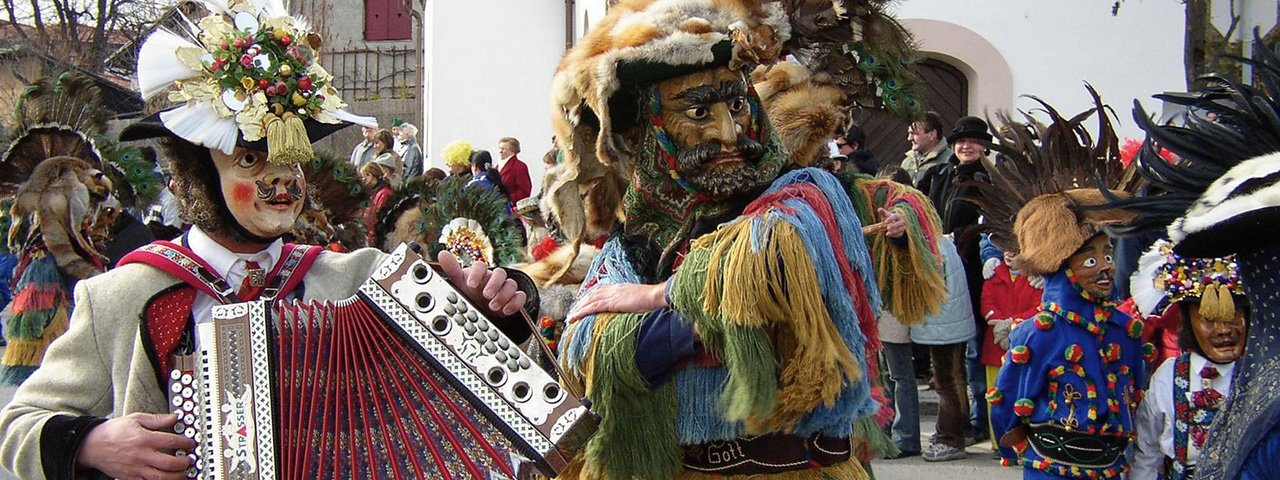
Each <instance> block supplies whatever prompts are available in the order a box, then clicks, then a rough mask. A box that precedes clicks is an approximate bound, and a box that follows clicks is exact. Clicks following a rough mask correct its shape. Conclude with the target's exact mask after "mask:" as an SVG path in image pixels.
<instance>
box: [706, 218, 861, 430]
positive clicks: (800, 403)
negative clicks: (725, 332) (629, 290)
mask: <svg viewBox="0 0 1280 480" xmlns="http://www.w3.org/2000/svg"><path fill="white" fill-rule="evenodd" d="M772 215H773V214H771V213H768V214H766V217H765V218H762V219H761V220H760V222H761V225H760V228H759V229H757V232H758V233H761V234H762V235H763V238H759V239H753V238H752V223H753V222H751V221H740V222H737V223H735V224H732V225H728V226H725V227H722V228H720V229H719V230H717V231H716V232H713V233H711V234H708V235H704V236H702V237H700V238H698V239H697V240H695V241H694V242H693V245H692V247H691V248H692V249H704V248H706V249H711V259H712V261H711V262H710V263H709V265H708V268H707V277H706V287H705V291H706V296H705V298H704V299H703V309H704V311H706V312H709V313H714V314H716V315H718V316H720V317H721V318H723V319H724V322H725V323H726V324H730V325H740V326H745V327H752V328H767V329H768V330H769V332H770V336H771V338H772V339H773V343H774V351H775V354H776V355H777V357H778V360H779V363H780V365H781V367H782V368H781V374H780V375H779V385H778V397H777V405H776V407H775V408H774V411H773V412H772V413H771V414H770V415H769V418H767V419H750V420H749V421H748V422H747V427H748V429H749V430H751V431H752V432H771V431H786V430H790V429H791V428H792V427H793V426H794V425H795V424H796V422H798V421H799V420H800V418H801V417H803V416H804V415H805V414H807V413H808V412H811V411H813V409H815V408H817V407H818V405H822V404H825V405H828V406H830V405H834V403H835V400H836V397H837V396H839V394H840V392H841V390H842V389H843V388H844V386H845V385H846V383H845V382H847V381H854V380H858V379H860V378H861V377H862V368H861V365H860V364H859V363H858V361H857V359H855V358H854V356H853V353H852V352H850V351H849V349H848V347H847V346H845V344H844V341H843V340H842V339H841V337H840V332H839V331H838V330H837V329H836V328H835V325H834V324H833V322H832V320H831V317H830V316H829V315H828V314H827V308H826V305H825V303H824V302H823V300H822V292H821V289H820V288H819V284H818V277H817V273H816V270H815V268H814V265H813V261H812V260H811V259H810V258H809V253H808V251H807V250H806V249H805V245H804V240H803V239H802V238H801V237H800V235H799V233H798V232H796V230H795V227H794V226H792V225H791V224H788V223H786V222H783V221H773V220H775V219H776V217H775V218H768V217H770V216H772ZM753 245H757V246H759V247H760V248H759V249H756V248H753Z"/></svg>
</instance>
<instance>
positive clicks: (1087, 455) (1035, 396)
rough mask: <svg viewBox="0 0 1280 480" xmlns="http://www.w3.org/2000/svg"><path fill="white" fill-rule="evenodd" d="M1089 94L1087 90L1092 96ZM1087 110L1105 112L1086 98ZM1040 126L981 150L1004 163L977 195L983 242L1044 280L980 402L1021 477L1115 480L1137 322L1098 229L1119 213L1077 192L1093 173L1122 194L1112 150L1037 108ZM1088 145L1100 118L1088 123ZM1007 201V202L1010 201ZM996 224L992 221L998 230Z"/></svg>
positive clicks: (1142, 369)
mask: <svg viewBox="0 0 1280 480" xmlns="http://www.w3.org/2000/svg"><path fill="white" fill-rule="evenodd" d="M1091 93H1093V92H1092V90H1091ZM1094 98H1095V101H1096V102H1097V103H1098V107H1097V109H1096V110H1095V112H1100V111H1105V109H1104V108H1103V106H1102V105H1101V100H1099V99H1098V98H1097V96H1096V93H1094ZM1042 105H1043V106H1044V107H1045V111H1047V112H1048V113H1049V116H1050V119H1049V121H1048V122H1045V123H1044V125H1046V126H1042V125H1023V124H1016V123H1013V122H1007V123H1009V125H1005V128H1001V129H999V131H1001V132H1004V133H1003V134H1004V135H1006V138H1004V139H1002V141H1001V145H998V146H997V145H992V148H994V149H996V150H997V151H999V152H1000V153H1002V154H1003V156H1004V157H1005V161H1004V162H1002V163H1001V164H1000V165H998V166H996V167H995V168H994V169H993V170H994V171H993V172H992V173H993V175H992V176H993V179H994V180H993V187H990V188H993V189H1000V190H1004V193H1001V194H998V195H997V194H995V193H996V192H995V191H993V192H990V193H991V194H988V195H984V196H985V197H987V198H988V200H985V201H984V202H983V204H982V205H981V206H982V209H983V215H984V216H985V217H986V218H988V219H991V220H992V221H990V222H989V223H988V227H987V228H988V229H989V230H990V231H991V233H992V237H993V241H995V240H1000V241H1001V243H1002V244H1005V245H1016V246H1017V247H1018V252H1017V254H1018V261H1019V264H1020V266H1021V267H1022V270H1023V271H1024V272H1025V273H1027V274H1029V275H1039V276H1043V277H1044V278H1045V284H1044V296H1043V303H1042V304H1041V307H1040V312H1039V313H1037V314H1036V315H1035V316H1033V317H1031V318H1030V319H1028V320H1026V321H1024V322H1021V323H1020V324H1017V325H1015V326H1014V328H1013V331H1012V333H1011V334H1010V337H1009V340H1010V347H1009V350H1008V352H1007V353H1006V354H1005V358H1004V362H1003V365H1002V366H1001V367H1000V373H999V376H998V377H997V379H996V384H995V387H993V388H991V389H989V390H988V392H987V400H988V402H990V404H991V423H992V427H993V429H994V431H995V435H996V438H998V439H999V446H1000V454H1001V457H1002V458H1003V460H1002V463H1004V464H1005V465H1011V464H1020V465H1022V467H1023V472H1024V473H1023V478H1027V479H1040V478H1080V479H1107V478H1120V477H1122V476H1123V475H1124V474H1125V472H1126V471H1127V467H1126V459H1125V451H1126V449H1127V448H1128V447H1129V444H1130V442H1131V441H1132V439H1133V431H1134V430H1133V412H1134V411H1135V409H1136V408H1137V406H1138V403H1139V402H1140V400H1141V391H1142V390H1143V389H1145V386H1146V385H1145V384H1146V378H1147V375H1146V365H1145V363H1144V361H1143V355H1144V353H1147V352H1151V351H1153V349H1151V347H1149V346H1145V348H1144V345H1143V344H1142V340H1141V334H1142V322H1141V321H1139V320H1132V319H1130V318H1129V316H1128V315H1125V314H1124V313H1122V312H1120V311H1118V310H1116V308H1115V307H1116V302H1115V288H1114V279H1115V273H1116V266H1115V262H1114V258H1113V251H1114V248H1113V246H1112V245H1111V240H1110V238H1109V237H1108V236H1107V234H1106V233H1104V232H1103V231H1102V228H1103V227H1104V226H1106V225H1109V224H1113V223H1116V222H1122V221H1124V220H1126V218H1128V217H1129V216H1128V215H1125V214H1123V213H1122V212H1117V211H1114V210H1103V209H1100V208H1097V206H1098V205H1102V204H1105V203H1106V202H1107V198H1108V197H1107V196H1104V194H1103V193H1101V192H1099V191H1098V190H1097V189H1079V188H1074V189H1073V187H1074V186H1076V185H1083V184H1088V183H1092V182H1093V181H1094V178H1095V176H1094V175H1095V172H1096V175H1099V176H1100V178H1101V179H1102V180H1103V181H1104V182H1107V183H1106V184H1107V185H1108V186H1114V187H1116V190H1114V191H1109V192H1108V194H1109V195H1120V196H1123V195H1126V194H1125V193H1124V188H1119V187H1121V186H1122V183H1123V182H1122V179H1123V175H1122V174H1121V173H1122V171H1123V169H1122V167H1121V166H1120V164H1119V161H1118V157H1117V156H1116V155H1114V150H1113V149H1114V146H1109V145H1107V144H1105V143H1104V144H1101V145H1098V146H1094V145H1092V144H1091V141H1090V139H1091V137H1090V135H1089V134H1088V133H1087V132H1086V131H1085V129H1084V127H1083V125H1081V123H1082V122H1083V120H1085V119H1086V118H1089V116H1088V115H1079V116H1076V117H1074V118H1073V119H1071V120H1068V119H1066V118H1064V117H1062V116H1061V115H1059V114H1058V113H1057V112H1056V111H1055V110H1054V109H1053V108H1052V107H1051V106H1049V105H1045V104H1043V103H1042ZM1098 120H1099V122H1100V125H1099V127H1097V128H1096V129H1094V130H1095V131H1101V132H1103V133H1102V134H1100V135H1099V138H1108V137H1107V135H1109V134H1110V131H1111V130H1110V123H1109V119H1108V118H1107V117H1106V115H1105V114H1100V115H1099V116H1098ZM1010 191H1012V192H1016V193H1010ZM1002 220H1003V221H1002Z"/></svg>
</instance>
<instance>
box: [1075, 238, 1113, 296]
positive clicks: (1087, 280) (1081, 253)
mask: <svg viewBox="0 0 1280 480" xmlns="http://www.w3.org/2000/svg"><path fill="white" fill-rule="evenodd" d="M1114 251H1115V248H1114V247H1112V246H1111V239H1110V238H1108V237H1107V236H1106V235H1104V234H1098V235H1094V236H1093V237H1091V238H1089V241H1087V242H1085V243H1084V246H1082V247H1080V249H1079V250H1076V253H1075V254H1072V255H1071V257H1070V258H1068V259H1067V266H1068V267H1069V268H1070V269H1071V273H1073V274H1074V275H1075V278H1076V283H1078V284H1079V285H1080V288H1082V289H1084V291H1086V292H1089V294H1091V295H1093V296H1094V297H1095V298H1097V299H1106V298H1110V297H1111V291H1112V289H1114V288H1115V277H1116V263H1115V259H1114V257H1113V256H1112V253H1113V252H1114Z"/></svg>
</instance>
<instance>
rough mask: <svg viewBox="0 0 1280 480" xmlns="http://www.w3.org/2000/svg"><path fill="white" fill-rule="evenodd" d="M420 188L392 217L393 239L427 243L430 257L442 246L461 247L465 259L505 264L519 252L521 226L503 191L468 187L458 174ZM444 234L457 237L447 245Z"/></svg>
mask: <svg viewBox="0 0 1280 480" xmlns="http://www.w3.org/2000/svg"><path fill="white" fill-rule="evenodd" d="M418 188H420V189H421V190H420V194H419V195H418V201H417V202H416V203H415V204H413V206H412V207H410V208H407V209H405V211H404V213H403V214H401V215H398V216H396V217H395V231H394V232H393V233H392V234H391V235H390V238H391V239H393V240H395V241H416V242H418V243H421V244H423V245H426V246H427V248H428V250H429V251H430V252H431V256H432V257H434V256H435V255H436V254H437V253H439V252H440V251H441V250H445V249H450V250H451V251H455V253H465V255H459V258H460V259H461V260H463V261H464V262H465V261H467V260H468V259H484V258H485V257H491V258H488V259H487V260H489V261H488V262H487V263H489V264H491V265H493V264H496V265H501V266H505V265H511V264H513V263H516V262H519V261H520V260H521V259H522V258H523V255H524V253H523V252H524V238H523V229H524V227H523V226H521V225H520V223H519V221H518V220H517V219H516V218H515V217H514V216H513V215H512V214H511V212H510V211H509V209H508V207H507V199H506V197H505V196H503V195H502V194H501V193H498V192H497V191H496V190H489V189H484V188H478V187H468V186H467V182H465V181H462V179H460V178H454V179H446V180H444V181H442V182H439V183H435V184H422V185H421V186H419V187H418ZM442 238H443V239H445V240H446V241H449V239H454V240H457V241H456V242H452V243H453V244H450V245H446V244H445V243H444V242H442V241H441V239H442ZM486 251H491V252H492V253H491V254H489V253H486Z"/></svg>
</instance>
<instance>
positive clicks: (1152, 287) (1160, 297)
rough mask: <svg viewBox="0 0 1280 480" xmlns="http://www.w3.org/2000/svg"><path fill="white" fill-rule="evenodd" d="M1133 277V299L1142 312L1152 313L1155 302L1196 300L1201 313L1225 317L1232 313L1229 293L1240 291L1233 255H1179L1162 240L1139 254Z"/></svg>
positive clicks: (1215, 318) (1224, 318)
mask: <svg viewBox="0 0 1280 480" xmlns="http://www.w3.org/2000/svg"><path fill="white" fill-rule="evenodd" d="M1134 277H1135V280H1137V281H1134V282H1133V288H1134V293H1133V296H1134V300H1135V302H1137V303H1138V306H1139V310H1141V311H1142V312H1143V313H1145V314H1152V313H1153V312H1154V311H1155V310H1156V309H1157V308H1158V306H1159V305H1165V304H1174V303H1178V302H1181V301H1184V300H1199V303H1200V313H1201V314H1202V315H1204V316H1205V317H1207V318H1209V319H1211V320H1227V319H1230V318H1231V317H1233V316H1234V315H1235V300H1234V298H1233V297H1235V296H1242V295H1244V283H1243V282H1241V280H1240V271H1239V268H1238V266H1237V265H1236V259H1235V256H1228V257H1220V258H1188V257H1183V256H1181V255H1178V254H1177V253H1174V251H1173V243H1171V242H1169V241H1166V240H1161V241H1159V242H1156V243H1155V244H1154V245H1152V246H1151V248H1150V249H1149V250H1147V252H1146V253H1144V254H1143V255H1142V257H1141V258H1140V259H1139V260H1138V271H1137V272H1136V273H1135V274H1134Z"/></svg>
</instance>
